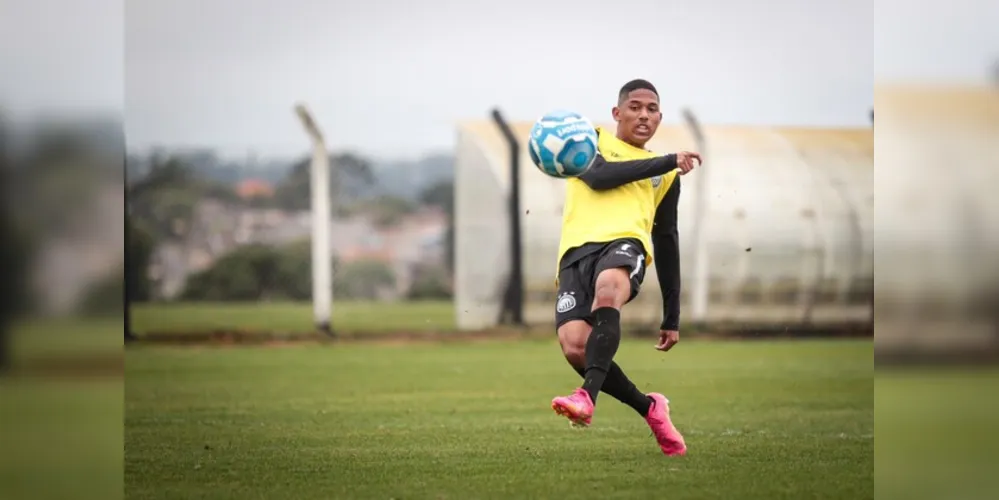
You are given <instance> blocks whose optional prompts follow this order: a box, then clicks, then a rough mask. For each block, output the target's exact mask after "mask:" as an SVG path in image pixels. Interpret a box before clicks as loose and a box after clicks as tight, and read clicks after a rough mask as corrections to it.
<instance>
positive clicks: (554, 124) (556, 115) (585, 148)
mask: <svg viewBox="0 0 999 500" xmlns="http://www.w3.org/2000/svg"><path fill="white" fill-rule="evenodd" d="M527 149H528V152H529V153H530V155H531V161H532V162H534V165H535V166H537V167H538V170H540V171H542V172H544V173H545V174H547V175H550V176H552V177H556V178H560V179H564V178H566V177H576V176H579V175H581V174H582V173H583V172H586V170H587V169H589V168H590V166H592V165H593V160H594V159H595V158H596V157H597V130H596V129H595V128H594V127H593V124H592V123H590V120H587V119H586V117H584V116H583V115H580V114H578V113H573V112H571V111H553V112H551V113H548V114H546V115H544V116H542V117H541V118H539V119H538V121H536V122H535V123H534V127H532V128H531V137H530V140H529V141H528V144H527Z"/></svg>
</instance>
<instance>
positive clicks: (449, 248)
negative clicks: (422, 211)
mask: <svg viewBox="0 0 999 500" xmlns="http://www.w3.org/2000/svg"><path fill="white" fill-rule="evenodd" d="M420 201H421V202H422V203H424V204H426V205H430V206H436V207H439V208H440V209H442V210H444V212H446V213H447V233H445V235H444V251H445V254H444V264H445V265H446V266H447V270H448V272H451V273H453V272H454V181H450V180H448V181H441V182H438V183H437V184H434V185H432V186H430V187H428V188H427V189H425V190H424V191H423V192H422V193H420Z"/></svg>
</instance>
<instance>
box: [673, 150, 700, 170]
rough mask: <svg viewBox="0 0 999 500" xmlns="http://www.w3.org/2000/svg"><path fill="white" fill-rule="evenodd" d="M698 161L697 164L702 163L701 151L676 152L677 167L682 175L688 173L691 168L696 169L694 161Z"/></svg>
mask: <svg viewBox="0 0 999 500" xmlns="http://www.w3.org/2000/svg"><path fill="white" fill-rule="evenodd" d="M695 161H696V162H697V165H696V166H700V165H701V161H702V160H701V155H700V153H693V152H690V151H680V152H679V153H677V154H676V168H677V170H679V171H680V172H679V174H680V175H687V174H688V173H690V171H691V170H693V169H694V166H695V165H694V162H695Z"/></svg>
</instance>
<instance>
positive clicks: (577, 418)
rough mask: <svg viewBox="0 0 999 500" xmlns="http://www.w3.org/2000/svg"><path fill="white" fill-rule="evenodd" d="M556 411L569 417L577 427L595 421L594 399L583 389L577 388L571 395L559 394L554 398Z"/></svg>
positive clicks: (553, 405) (553, 406)
mask: <svg viewBox="0 0 999 500" xmlns="http://www.w3.org/2000/svg"><path fill="white" fill-rule="evenodd" d="M552 409H553V410H555V413H558V414H559V415H562V416H563V417H566V418H568V419H569V422H570V423H571V424H572V425H573V426H575V427H585V426H588V425H590V422H592V421H593V400H591V399H590V394H589V393H588V392H586V391H584V390H583V389H576V390H575V391H573V393H572V394H570V395H569V396H559V397H557V398H555V399H553V400H552Z"/></svg>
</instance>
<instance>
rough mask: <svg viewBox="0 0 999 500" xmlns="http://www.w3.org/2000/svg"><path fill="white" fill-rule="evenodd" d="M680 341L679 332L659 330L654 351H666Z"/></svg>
mask: <svg viewBox="0 0 999 500" xmlns="http://www.w3.org/2000/svg"><path fill="white" fill-rule="evenodd" d="M679 341H680V332H678V331H676V330H659V343H658V344H656V350H659V351H663V352H665V351H668V350H670V349H672V348H673V346H675V345H676V343H677V342H679Z"/></svg>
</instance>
